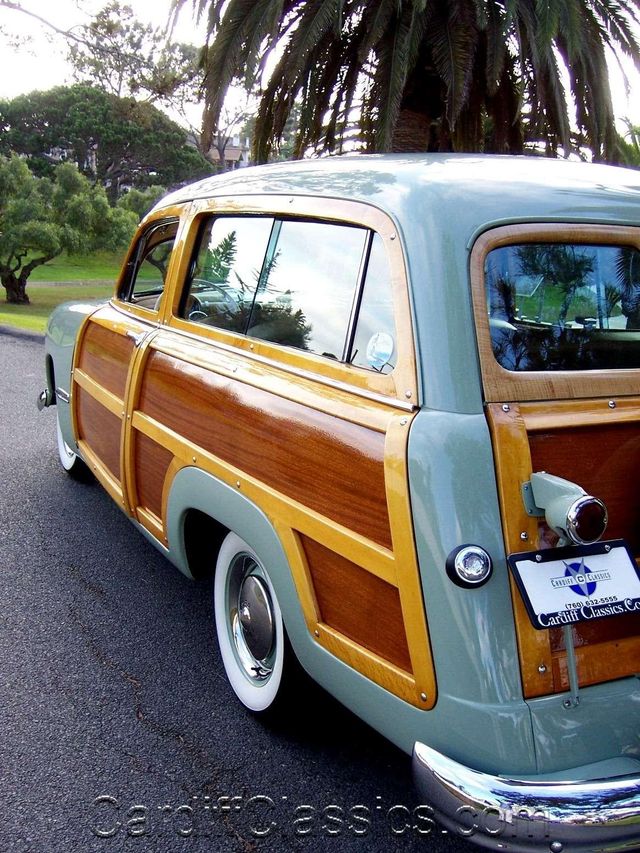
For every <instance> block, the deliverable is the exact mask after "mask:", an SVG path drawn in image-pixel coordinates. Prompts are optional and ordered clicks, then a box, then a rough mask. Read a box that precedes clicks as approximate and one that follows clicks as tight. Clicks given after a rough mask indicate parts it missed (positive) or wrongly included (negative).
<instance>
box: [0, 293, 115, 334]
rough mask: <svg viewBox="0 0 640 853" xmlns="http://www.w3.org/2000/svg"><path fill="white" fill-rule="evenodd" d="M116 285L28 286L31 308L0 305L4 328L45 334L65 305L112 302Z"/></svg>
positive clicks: (3, 303)
mask: <svg viewBox="0 0 640 853" xmlns="http://www.w3.org/2000/svg"><path fill="white" fill-rule="evenodd" d="M112 293H113V285H112V284H107V285H105V284H80V285H64V284H59V285H53V286H52V285H46V284H36V283H33V284H28V285H27V294H28V296H29V299H30V300H31V304H30V305H8V304H7V303H6V302H0V326H13V327H14V328H17V329H27V330H28V331H31V332H44V330H45V328H46V325H47V317H48V316H49V314H51V312H52V311H53V309H54V308H55V307H56V305H60V303H61V302H69V301H70V300H81V299H108V298H109V297H110V296H111V294H112Z"/></svg>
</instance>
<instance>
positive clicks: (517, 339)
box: [485, 242, 640, 371]
mask: <svg viewBox="0 0 640 853" xmlns="http://www.w3.org/2000/svg"><path fill="white" fill-rule="evenodd" d="M485 281H486V293H487V308H488V312H489V328H490V332H491V345H492V349H493V354H494V356H495V358H496V359H497V361H498V362H499V364H500V365H501V366H502V367H504V368H506V369H507V370H513V371H543V370H552V371H553V370H601V369H612V368H638V367H640V252H638V250H637V249H636V248H634V247H632V246H612V245H606V246H598V245H587V244H583V243H542V242H541V243H523V244H519V245H512V246H504V247H501V248H498V249H493V250H492V251H491V252H489V254H488V255H487V257H486V261H485Z"/></svg>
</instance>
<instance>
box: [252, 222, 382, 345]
mask: <svg viewBox="0 0 640 853" xmlns="http://www.w3.org/2000/svg"><path fill="white" fill-rule="evenodd" d="M367 233H368V232H367V231H366V229H364V228H352V227H349V226H339V225H333V224H328V223H323V222H278V223H277V224H276V226H275V228H274V234H273V238H272V250H271V252H270V255H269V257H267V259H266V262H265V266H264V267H263V270H262V277H261V279H260V283H259V285H258V290H257V292H256V298H255V300H254V305H253V310H252V312H251V318H250V320H249V326H248V329H247V334H248V335H249V336H250V337H253V338H262V339H263V340H267V341H273V343H277V344H286V345H287V346H293V347H297V348H298V349H303V350H307V351H309V352H314V353H317V354H318V355H324V356H326V357H327V358H333V359H337V360H339V361H342V360H343V359H344V358H345V352H344V349H345V342H346V339H347V330H348V327H349V321H350V318H351V312H352V307H353V301H354V297H355V292H356V287H357V285H358V277H359V273H360V270H361V267H362V263H363V258H364V251H365V246H366V240H367Z"/></svg>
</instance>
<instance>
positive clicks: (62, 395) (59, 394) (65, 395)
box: [56, 386, 71, 403]
mask: <svg viewBox="0 0 640 853" xmlns="http://www.w3.org/2000/svg"><path fill="white" fill-rule="evenodd" d="M56 399H57V400H62V402H63V403H68V402H69V400H70V399H71V397H70V396H69V392H68V391H65V390H64V388H58V386H56Z"/></svg>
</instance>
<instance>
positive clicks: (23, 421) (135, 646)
mask: <svg viewBox="0 0 640 853" xmlns="http://www.w3.org/2000/svg"><path fill="white" fill-rule="evenodd" d="M43 354H44V349H43V344H42V341H38V340H30V339H28V338H23V337H22V338H18V337H14V336H11V335H6V334H0V364H1V365H2V370H1V371H0V402H1V406H0V425H1V427H0V428H1V435H2V444H1V449H0V454H1V467H0V472H1V477H2V480H1V482H2V489H1V490H0V543H1V545H2V548H1V549H0V585H1V589H0V594H1V598H0V601H1V602H2V608H1V614H2V615H1V622H0V661H1V670H0V671H1V678H0V782H1V788H0V792H1V798H0V803H1V804H2V811H1V814H2V819H1V820H0V851H2V853H41V851H42V853H85V851H90V853H94V851H99V853H120V851H127V853H131V852H132V851H133V852H134V853H135V851H139V853H150V851H158V852H159V853H160V851H162V853H173V851H180V853H182V851H184V853H203V852H204V851H207V853H226V851H252V850H259V851H273V853H286V851H298V850H300V851H313V853H322V851H335V853H343V851H345V853H351V851H353V852H354V853H356V851H357V852H358V853H365V851H366V853H371V851H373V853H378V851H379V853H389V851H403V853H410V851H438V853H439V851H446V853H454V851H459V853H471V851H472V850H474V849H477V848H475V847H472V846H471V845H470V844H468V843H467V842H465V841H462V840H460V839H458V838H455V837H453V836H451V835H449V834H446V833H444V831H443V830H442V829H441V828H440V827H439V826H437V825H434V824H433V823H432V822H431V821H430V820H429V815H428V811H425V810H422V811H421V810H420V803H419V802H418V800H417V799H416V795H415V794H414V793H413V790H412V782H411V777H410V761H409V759H408V757H407V756H405V755H404V754H402V753H400V752H399V751H397V750H396V749H395V748H394V747H392V746H391V745H389V744H388V743H387V742H386V741H385V740H383V739H382V738H381V737H380V736H378V735H377V734H376V733H375V732H373V731H371V730H370V729H369V728H368V727H367V726H365V725H364V724H363V723H361V722H360V721H359V720H357V719H356V718H355V717H353V716H352V715H351V714H349V713H348V712H347V711H345V710H344V709H342V708H341V707H340V706H338V705H337V703H335V702H334V701H333V700H332V699H331V698H330V697H328V696H327V695H326V694H324V693H323V692H322V691H319V690H318V691H315V692H314V691H313V690H312V691H309V693H308V696H307V697H306V699H307V702H306V704H307V709H306V710H305V713H304V714H300V715H299V717H298V718H297V720H296V721H295V722H292V721H289V722H288V723H286V724H284V723H283V724H280V725H271V726H267V725H266V724H264V723H263V722H261V721H259V720H257V719H255V718H254V717H252V716H251V715H250V714H249V713H247V712H245V711H244V710H243V709H242V708H241V707H240V706H239V704H238V702H237V701H236V699H235V697H234V695H233V694H232V692H231V690H230V688H229V687H228V685H227V683H226V680H225V678H224V674H223V671H222V666H221V663H220V659H219V656H218V652H217V648H216V645H215V640H214V629H213V625H212V619H211V614H210V609H211V608H210V593H211V590H210V587H209V586H208V585H203V584H195V583H192V582H190V581H187V580H186V579H185V578H183V577H182V576H181V575H180V574H179V573H178V572H177V571H176V570H175V569H174V568H173V567H172V566H171V565H169V564H168V563H167V562H166V561H165V560H164V559H163V558H162V557H161V556H160V555H159V554H157V553H156V552H155V550H154V549H153V548H152V547H151V545H149V544H148V543H147V542H146V540H145V539H144V538H143V537H142V536H141V535H140V534H139V533H138V532H137V531H136V530H135V529H134V528H133V526H132V525H131V524H130V523H129V522H128V521H127V520H126V518H125V517H124V515H122V514H121V513H120V511H119V510H118V509H117V508H116V507H115V505H114V504H113V503H112V502H111V500H110V498H109V497H108V496H107V494H106V493H105V492H103V490H102V489H101V488H100V487H99V486H98V485H97V484H95V483H93V484H89V485H82V484H78V483H76V482H74V481H73V480H71V479H69V478H68V477H67V475H66V474H65V473H64V472H63V471H62V469H61V468H60V467H59V464H58V460H57V455H56V450H55V410H54V409H49V410H46V411H44V412H42V413H38V411H37V409H36V405H35V401H36V396H37V392H38V391H39V390H40V389H41V388H42V387H43V385H44V379H43V376H44V373H43Z"/></svg>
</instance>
